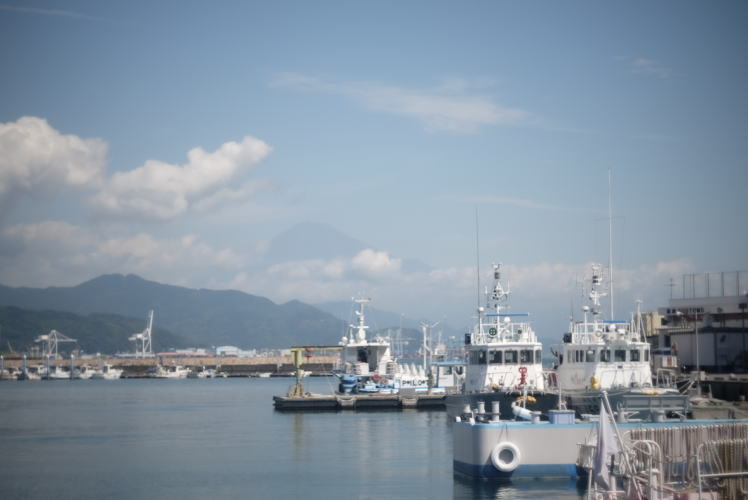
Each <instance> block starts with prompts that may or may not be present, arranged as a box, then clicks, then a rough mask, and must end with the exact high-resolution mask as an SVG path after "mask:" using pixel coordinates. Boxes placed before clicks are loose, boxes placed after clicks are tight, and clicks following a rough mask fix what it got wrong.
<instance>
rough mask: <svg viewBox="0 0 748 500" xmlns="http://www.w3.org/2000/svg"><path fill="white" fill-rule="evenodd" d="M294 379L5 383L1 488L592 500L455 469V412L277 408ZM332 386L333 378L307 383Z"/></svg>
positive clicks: (23, 494) (73, 494) (0, 387)
mask: <svg viewBox="0 0 748 500" xmlns="http://www.w3.org/2000/svg"><path fill="white" fill-rule="evenodd" d="M292 382H293V380H292V379H289V378H267V379H262V378H252V379H249V378H231V379H183V380H162V379H161V380H159V379H133V380H115V381H107V380H72V381H49V382H1V383H0V488H1V490H0V497H2V498H7V499H15V498H29V499H37V498H38V499H42V498H44V499H47V498H54V499H66V498H76V499H80V498H84V499H87V498H97V499H98V498H127V499H132V498H163V499H193V498H194V499H197V498H275V499H284V498H299V499H302V498H303V499H310V498H312V499H314V498H325V499H328V498H345V499H379V498H381V499H393V498H403V499H406V498H407V499H413V498H429V499H431V498H435V499H438V498H464V499H472V498H506V499H510V498H511V499H514V498H569V499H570V498H581V497H582V496H583V491H582V490H581V489H579V487H578V485H577V483H576V482H574V481H517V482H514V483H508V484H497V483H494V482H487V481H474V480H472V479H466V478H462V477H461V476H456V475H454V473H453V471H452V435H451V427H450V425H449V423H448V422H447V416H446V413H445V412H444V411H416V410H406V411H377V412H337V413H336V412H324V413H280V412H276V411H274V410H273V406H272V396H273V395H280V394H285V393H286V392H287V390H288V387H289V386H290V384H291V383H292ZM305 383H306V387H307V390H311V391H314V392H323V393H329V392H331V391H332V386H333V384H334V380H333V379H330V378H325V377H323V378H311V379H306V380H305Z"/></svg>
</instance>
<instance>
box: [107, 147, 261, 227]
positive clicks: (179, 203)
mask: <svg viewBox="0 0 748 500" xmlns="http://www.w3.org/2000/svg"><path fill="white" fill-rule="evenodd" d="M270 151H271V148H270V146H268V145H267V144H266V143H265V142H263V141H261V140H259V139H255V138H253V137H249V136H247V137H245V138H244V139H243V140H242V142H239V143H237V142H233V141H232V142H227V143H225V144H223V145H222V146H221V147H219V148H218V149H217V150H216V151H214V152H212V153H211V152H207V151H205V150H204V149H202V148H199V147H198V148H194V149H192V150H190V151H189V152H188V153H187V160H188V161H187V163H186V164H184V165H172V164H169V163H164V162H160V161H157V160H148V161H147V162H146V163H145V164H144V165H142V166H140V167H138V168H136V169H134V170H130V171H127V172H117V173H115V174H114V175H113V176H112V177H111V178H110V179H109V180H108V181H107V182H106V183H105V185H104V187H103V189H102V190H101V192H99V193H98V194H97V195H96V196H95V197H94V198H93V200H92V203H93V205H94V206H95V207H97V208H99V209H101V210H103V211H105V212H106V213H109V214H114V215H125V216H127V215H135V216H140V217H146V218H157V219H170V218H173V217H176V216H178V215H181V214H183V213H185V212H186V211H187V210H189V209H191V208H195V209H201V208H205V207H209V206H214V205H216V204H218V203H222V202H224V201H228V200H236V199H240V198H241V199H244V198H247V197H248V196H249V195H250V194H252V193H253V192H254V189H255V187H256V185H253V184H251V183H245V184H243V185H241V186H240V187H239V188H238V189H237V188H233V187H231V185H232V184H233V183H235V182H238V180H240V179H241V177H242V175H243V174H246V173H247V172H248V171H249V169H250V168H252V167H253V166H255V165H256V164H257V163H259V162H260V161H262V159H263V158H265V157H266V156H267V155H268V154H269V153H270Z"/></svg>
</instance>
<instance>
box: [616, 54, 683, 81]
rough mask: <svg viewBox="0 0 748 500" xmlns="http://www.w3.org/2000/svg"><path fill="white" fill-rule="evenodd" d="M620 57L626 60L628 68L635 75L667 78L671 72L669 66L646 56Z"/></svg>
mask: <svg viewBox="0 0 748 500" xmlns="http://www.w3.org/2000/svg"><path fill="white" fill-rule="evenodd" d="M620 59H622V60H624V61H627V62H628V64H629V69H630V70H631V72H632V73H633V74H635V75H644V76H654V77H656V78H668V77H670V76H671V75H672V74H673V71H672V70H671V69H670V68H668V67H666V66H663V65H662V64H660V63H659V62H657V61H654V60H652V59H647V58H646V57H623V58H620Z"/></svg>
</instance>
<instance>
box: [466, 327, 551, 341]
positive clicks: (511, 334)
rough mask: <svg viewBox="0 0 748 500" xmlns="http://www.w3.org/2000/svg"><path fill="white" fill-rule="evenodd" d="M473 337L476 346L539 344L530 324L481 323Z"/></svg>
mask: <svg viewBox="0 0 748 500" xmlns="http://www.w3.org/2000/svg"><path fill="white" fill-rule="evenodd" d="M471 337H472V339H471V340H472V342H473V343H474V344H493V343H505V342H527V343H532V342H537V338H536V336H535V332H533V330H532V328H531V327H530V324H529V323H515V322H512V323H504V324H501V323H481V324H480V325H479V329H478V331H475V332H473V334H472V335H471Z"/></svg>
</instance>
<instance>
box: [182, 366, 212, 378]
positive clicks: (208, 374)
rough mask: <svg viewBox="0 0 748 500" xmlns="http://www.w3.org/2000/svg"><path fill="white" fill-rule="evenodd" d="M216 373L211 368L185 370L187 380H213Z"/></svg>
mask: <svg viewBox="0 0 748 500" xmlns="http://www.w3.org/2000/svg"><path fill="white" fill-rule="evenodd" d="M215 376H216V371H215V370H214V369H213V368H205V367H204V366H203V367H202V369H200V370H198V369H196V368H190V369H188V370H187V378H215Z"/></svg>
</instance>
